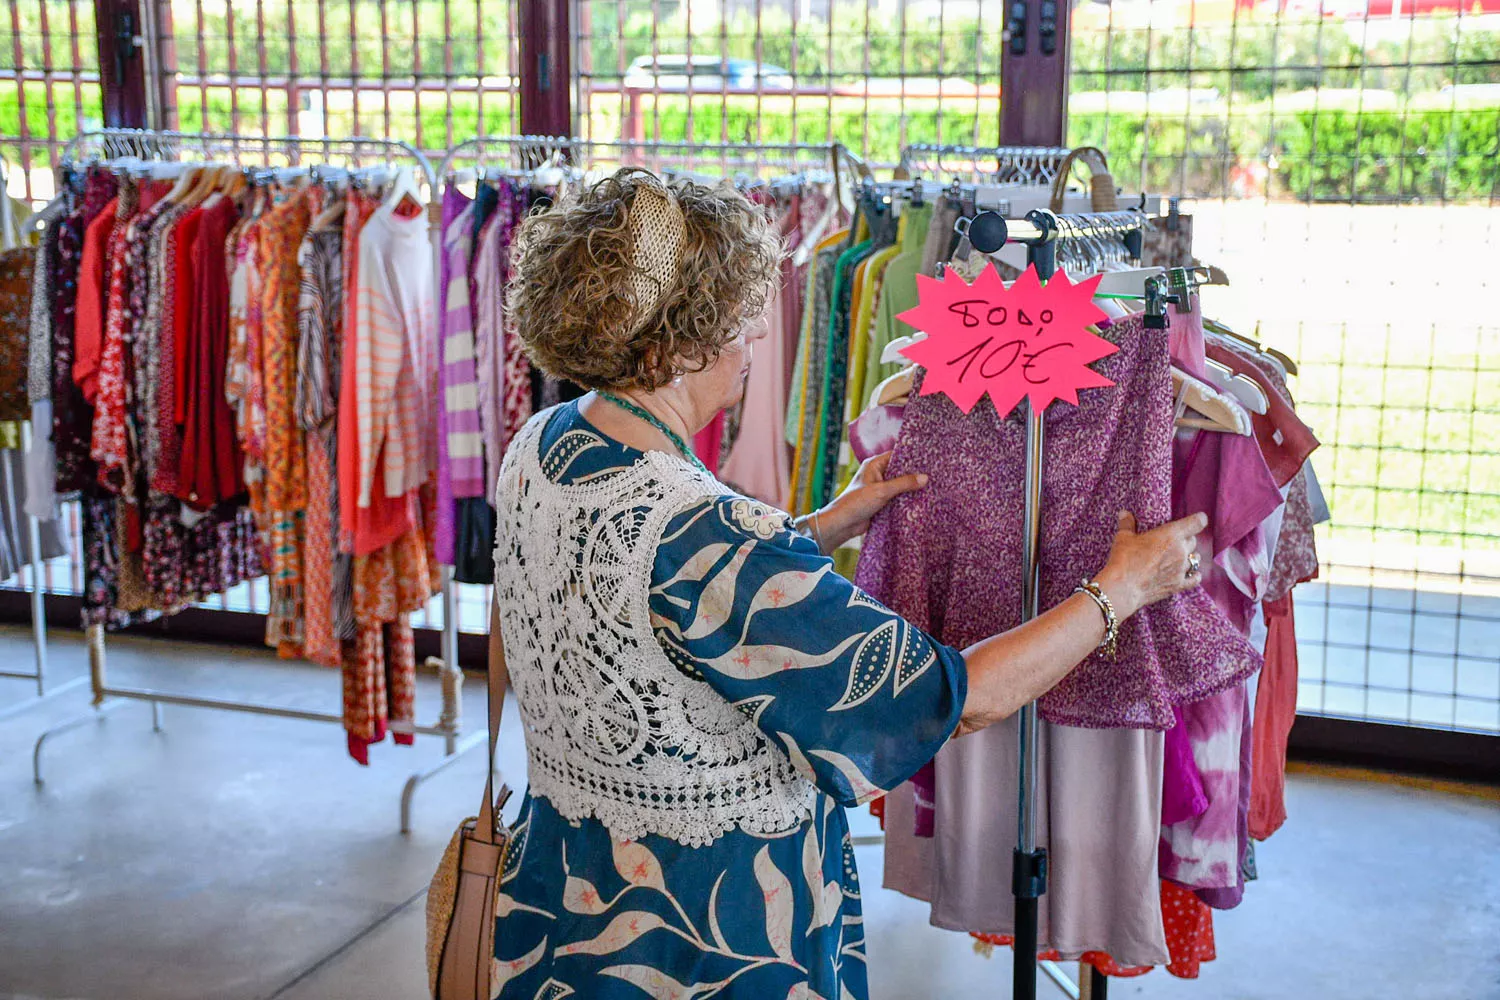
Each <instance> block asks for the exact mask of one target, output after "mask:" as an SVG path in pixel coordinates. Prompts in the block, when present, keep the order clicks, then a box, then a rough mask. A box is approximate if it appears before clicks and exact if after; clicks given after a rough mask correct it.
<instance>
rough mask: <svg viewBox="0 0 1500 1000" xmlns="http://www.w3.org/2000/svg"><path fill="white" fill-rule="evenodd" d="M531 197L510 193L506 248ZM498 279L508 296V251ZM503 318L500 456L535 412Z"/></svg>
mask: <svg viewBox="0 0 1500 1000" xmlns="http://www.w3.org/2000/svg"><path fill="white" fill-rule="evenodd" d="M535 197H536V192H535V191H534V190H533V189H531V188H528V187H525V186H520V187H516V188H514V189H513V190H512V192H511V198H512V205H511V213H510V218H511V222H510V226H511V229H510V233H509V235H508V236H507V237H506V241H505V245H506V247H507V248H508V247H509V246H510V243H511V240H512V239H514V237H515V233H516V228H517V227H519V226H520V224H521V220H523V219H525V218H526V215H527V213H529V212H530V211H531V206H532V203H533V199H534V198H535ZM500 276H501V280H502V288H503V289H504V290H505V292H506V293H507V294H508V293H509V289H510V253H509V251H508V250H507V252H506V253H504V254H502V255H501V257H500ZM504 315H505V322H504V334H505V340H504V352H505V353H504V358H505V364H504V367H503V368H502V370H501V373H500V374H501V385H502V386H504V391H503V392H502V394H501V403H500V407H501V412H502V413H503V414H504V420H503V422H502V424H501V431H500V434H501V438H500V447H501V454H502V455H503V454H504V450H505V448H506V447H507V446H509V444H510V439H511V438H513V437H515V435H516V433H517V432H518V431H520V429H521V428H522V427H523V426H525V424H526V421H528V420H530V419H531V415H532V413H533V412H535V408H534V406H533V397H532V393H531V384H532V382H531V359H530V358H528V357H527V355H526V351H525V349H524V348H523V346H522V344H521V333H520V329H519V327H517V325H516V315H515V310H513V309H511V308H510V306H509V305H508V304H507V305H506V307H505V311H504ZM567 395H568V398H570V399H572V398H577V397H578V396H580V395H582V390H581V389H579V387H578V386H571V388H570V391H569V392H568V393H567ZM494 482H495V481H494V480H493V479H492V480H489V481H488V482H487V483H485V498H486V499H489V494H490V491H491V489H493V487H494Z"/></svg>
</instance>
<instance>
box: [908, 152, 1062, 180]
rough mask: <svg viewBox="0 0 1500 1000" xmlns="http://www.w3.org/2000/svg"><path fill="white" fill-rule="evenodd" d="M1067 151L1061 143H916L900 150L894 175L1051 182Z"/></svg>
mask: <svg viewBox="0 0 1500 1000" xmlns="http://www.w3.org/2000/svg"><path fill="white" fill-rule="evenodd" d="M1071 152H1072V150H1070V149H1068V148H1067V147H1065V146H950V145H941V144H937V143H926V142H919V143H916V144H914V145H911V146H907V147H906V148H904V149H902V150H901V159H900V161H899V163H898V165H897V167H896V176H897V177H921V176H924V175H925V176H930V177H933V178H942V177H946V176H953V177H960V176H967V177H968V178H969V179H971V180H973V181H976V182H985V183H990V184H1051V183H1052V182H1053V180H1055V179H1056V178H1057V173H1058V171H1059V170H1061V169H1062V166H1063V161H1065V160H1066V159H1067V158H1068V154H1069V153H1071Z"/></svg>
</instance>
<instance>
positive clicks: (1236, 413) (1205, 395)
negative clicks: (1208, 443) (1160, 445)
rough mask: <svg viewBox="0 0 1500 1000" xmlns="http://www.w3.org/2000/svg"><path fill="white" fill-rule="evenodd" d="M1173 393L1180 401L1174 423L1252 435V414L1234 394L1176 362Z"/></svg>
mask: <svg viewBox="0 0 1500 1000" xmlns="http://www.w3.org/2000/svg"><path fill="white" fill-rule="evenodd" d="M1172 395H1173V397H1174V398H1175V399H1176V401H1177V405H1176V410H1175V412H1174V414H1173V423H1174V424H1175V425H1176V426H1178V427H1197V428H1203V429H1205V430H1213V431H1220V432H1223V433H1227V434H1240V435H1248V434H1250V433H1251V431H1252V427H1251V424H1250V415H1249V414H1248V413H1246V412H1245V410H1244V408H1243V407H1241V406H1240V405H1239V404H1238V403H1237V402H1236V401H1235V399H1234V398H1233V397H1232V396H1229V395H1227V394H1225V393H1222V392H1219V391H1218V390H1217V389H1215V388H1214V387H1213V386H1211V385H1209V384H1208V383H1206V382H1203V381H1201V380H1199V379H1196V378H1194V377H1193V376H1191V375H1189V374H1187V373H1186V372H1184V371H1183V370H1182V369H1180V368H1178V367H1177V366H1175V365H1173V366H1172Z"/></svg>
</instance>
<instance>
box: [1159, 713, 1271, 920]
mask: <svg viewBox="0 0 1500 1000" xmlns="http://www.w3.org/2000/svg"><path fill="white" fill-rule="evenodd" d="M1182 718H1183V728H1184V729H1185V730H1186V735H1187V737H1188V741H1189V745H1190V747H1191V750H1192V755H1193V766H1194V769H1195V770H1196V772H1197V774H1198V777H1199V781H1200V782H1201V787H1202V790H1203V797H1204V800H1205V802H1204V808H1203V810H1202V811H1201V812H1199V813H1197V814H1195V815H1193V816H1190V817H1188V818H1186V819H1183V820H1180V821H1179V822H1177V823H1173V824H1170V825H1169V824H1165V823H1164V824H1163V825H1162V832H1161V837H1162V842H1161V849H1160V858H1161V860H1160V866H1161V875H1162V877H1163V878H1167V879H1171V880H1172V881H1173V882H1176V883H1177V884H1179V885H1181V886H1183V887H1184V888H1188V889H1195V890H1197V889H1224V890H1234V902H1233V903H1230V904H1229V905H1228V906H1215V908H1216V909H1227V908H1229V906H1232V905H1235V904H1237V903H1238V902H1239V898H1238V897H1239V893H1240V892H1242V891H1243V885H1244V883H1243V881H1242V879H1241V876H1240V862H1241V859H1242V857H1243V854H1244V846H1245V845H1244V841H1243V839H1242V829H1243V824H1242V822H1241V815H1242V813H1241V808H1240V798H1241V796H1240V784H1241V780H1242V778H1248V773H1246V774H1243V775H1242V773H1241V767H1240V764H1241V751H1242V749H1243V750H1248V749H1249V747H1248V744H1247V743H1245V742H1244V741H1245V740H1246V739H1248V736H1249V734H1248V732H1247V731H1245V727H1246V726H1247V725H1248V723H1249V702H1248V700H1247V696H1246V690H1245V685H1243V684H1240V685H1236V686H1235V687H1233V688H1231V689H1230V690H1228V691H1222V692H1220V693H1219V694H1216V695H1213V696H1212V697H1209V698H1204V699H1201V700H1199V701H1196V702H1193V703H1192V704H1189V705H1184V706H1182ZM1205 902H1209V904H1210V905H1215V903H1214V901H1212V900H1205Z"/></svg>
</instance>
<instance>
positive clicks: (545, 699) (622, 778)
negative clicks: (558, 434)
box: [495, 410, 817, 846]
mask: <svg viewBox="0 0 1500 1000" xmlns="http://www.w3.org/2000/svg"><path fill="white" fill-rule="evenodd" d="M551 415H552V411H551V410H548V411H544V412H542V413H539V414H537V415H536V416H534V417H532V419H531V420H530V421H529V422H528V423H527V424H526V426H525V427H524V428H522V430H521V431H520V433H519V434H517V435H516V438H515V440H514V441H513V442H512V444H511V447H510V449H509V450H508V451H507V453H506V456H505V461H504V463H503V464H502V466H501V470H500V481H499V485H498V487H497V489H496V496H495V510H496V514H497V522H498V524H499V530H498V537H497V539H496V545H495V593H496V598H497V600H498V604H499V608H500V625H501V634H502V635H503V636H504V639H505V661H506V664H507V666H508V667H509V669H510V682H511V686H512V689H513V690H514V691H515V692H516V699H517V702H518V703H519V707H520V713H521V720H522V722H523V724H524V725H525V729H526V754H527V759H528V765H529V772H530V773H529V779H530V787H531V792H532V794H534V795H540V796H545V797H546V798H547V800H548V801H550V802H551V803H552V805H553V806H554V807H555V808H556V809H557V811H558V812H559V813H561V814H562V815H563V816H565V817H567V818H568V819H570V820H580V819H583V818H584V817H586V816H593V817H595V818H597V819H598V820H600V821H601V822H602V823H603V824H604V825H605V826H606V827H607V828H608V829H609V832H610V833H611V834H612V835H613V836H614V837H616V838H618V839H621V840H634V839H637V838H640V837H642V836H644V835H646V834H650V833H654V834H660V835H661V836H663V837H669V838H671V839H673V840H675V841H677V842H679V843H682V844H686V845H689V846H701V845H704V844H708V843H710V842H712V841H713V840H714V839H716V838H717V837H718V836H719V835H720V834H723V833H725V832H727V831H729V830H732V829H734V828H736V827H738V828H739V829H741V830H744V831H746V832H747V833H754V834H775V833H784V832H786V831H788V830H791V829H793V828H795V827H796V826H797V825H798V824H799V823H801V822H802V821H803V820H804V819H806V818H807V817H808V816H810V815H811V814H812V809H813V806H814V802H815V799H816V794H817V793H816V789H815V787H814V786H813V784H812V783H811V782H809V781H808V780H807V779H805V778H803V777H802V776H801V775H799V774H798V773H797V772H796V771H795V769H794V768H793V767H792V765H791V763H790V761H788V759H787V757H786V755H785V754H784V753H782V752H781V750H780V749H778V748H777V747H775V746H774V745H772V744H771V743H769V742H768V741H767V740H766V738H765V737H764V736H763V735H762V734H761V732H760V730H759V729H757V728H756V726H755V725H754V723H753V722H751V721H750V719H749V718H747V717H746V716H745V715H744V714H742V713H741V711H740V710H739V709H737V708H735V707H734V706H733V705H731V704H730V702H728V701H727V700H725V698H724V697H723V696H722V695H720V694H719V693H718V692H716V691H714V689H713V688H712V687H710V686H709V685H708V684H707V683H705V682H704V681H701V680H695V679H693V678H692V677H690V676H688V675H687V674H686V673H684V672H683V670H681V669H678V668H677V667H675V666H673V665H672V663H671V661H669V660H668V659H667V656H666V654H665V653H664V652H663V651H662V648H661V646H660V645H659V644H658V642H657V640H656V637H655V635H654V634H653V633H652V630H651V620H650V611H649V607H648V604H647V600H648V593H649V590H650V587H651V570H652V564H653V561H654V557H655V553H656V548H657V545H658V543H659V542H660V540H661V536H662V533H663V531H664V530H665V528H666V525H667V522H668V520H670V519H671V517H672V516H673V515H674V514H676V513H678V512H680V511H683V510H685V509H687V508H688V507H689V506H691V505H692V504H693V503H695V502H700V501H702V500H704V499H705V498H712V497H719V496H724V495H726V494H729V495H732V494H733V491H732V490H729V489H728V488H727V487H725V486H724V485H723V484H721V483H719V482H718V481H717V480H716V479H714V478H713V477H712V476H710V475H709V474H708V473H706V472H701V471H698V470H696V469H694V468H692V467H690V466H689V465H688V464H687V463H685V462H683V461H682V460H680V459H677V458H675V457H672V456H669V455H666V454H663V453H661V452H648V453H647V454H646V456H645V457H644V458H642V459H640V460H639V461H638V462H636V464H635V465H634V466H632V467H630V468H629V469H626V470H622V471H619V472H612V473H610V474H607V475H604V476H601V477H599V478H598V479H594V480H590V481H584V482H579V483H575V484H573V485H566V486H564V485H558V484H557V483H555V482H553V481H552V480H551V479H549V478H548V476H547V474H546V471H547V470H544V466H543V463H544V461H545V463H546V465H547V466H548V468H549V469H550V470H552V471H555V470H556V469H559V468H563V467H565V466H566V463H567V461H568V460H569V459H571V458H572V457H573V456H574V455H576V454H577V453H578V452H579V451H580V450H583V449H586V448H588V447H589V446H590V445H591V444H593V443H594V442H597V441H598V438H597V437H596V436H595V435H593V434H591V433H588V432H586V431H569V432H567V433H565V434H564V435H563V436H562V438H561V439H560V440H559V441H558V442H557V443H556V444H554V445H553V447H552V448H551V449H550V450H549V453H548V455H547V456H545V458H544V456H542V455H540V454H539V445H540V439H541V434H542V429H543V428H544V427H545V426H546V423H547V420H548V419H549V418H550V417H551Z"/></svg>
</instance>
